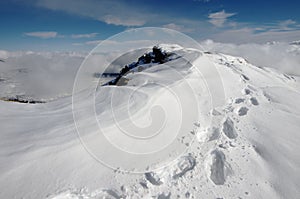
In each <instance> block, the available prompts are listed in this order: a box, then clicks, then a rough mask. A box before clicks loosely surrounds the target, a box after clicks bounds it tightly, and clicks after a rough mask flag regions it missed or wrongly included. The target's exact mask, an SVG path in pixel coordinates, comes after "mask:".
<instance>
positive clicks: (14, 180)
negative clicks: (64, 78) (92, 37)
mask: <svg viewBox="0 0 300 199" xmlns="http://www.w3.org/2000/svg"><path fill="white" fill-rule="evenodd" d="M162 47H163V49H165V50H167V51H172V52H175V53H177V54H180V55H181V57H180V58H178V59H174V60H172V61H169V62H167V63H165V64H155V65H153V66H151V67H146V69H145V70H143V71H141V72H134V73H128V74H127V75H126V79H127V80H128V81H127V83H126V85H124V86H105V87H101V88H99V89H97V92H96V100H95V109H96V116H97V119H98V121H99V122H100V124H101V130H102V132H103V134H104V135H105V138H107V139H108V140H109V141H110V142H109V143H113V144H115V145H116V146H117V147H118V148H119V149H120V151H126V150H127V151H129V152H132V153H134V152H135V151H134V150H137V151H139V152H141V153H145V154H146V153H149V152H151V153H154V154H155V156H149V157H148V156H138V157H135V156H128V157H127V156H126V157H125V156H124V154H123V153H117V152H116V150H113V149H110V148H109V146H106V144H107V142H106V141H105V140H104V139H103V138H104V137H103V134H101V133H99V127H98V126H97V125H95V124H94V120H93V119H92V118H93V117H94V115H89V114H86V113H85V110H86V109H85V107H86V106H87V104H86V102H85V98H84V97H82V98H83V99H82V101H81V102H80V104H79V106H78V107H79V109H77V110H76V111H78V112H80V113H82V114H80V115H79V117H76V121H77V122H78V123H77V126H75V125H74V120H73V114H72V104H71V97H65V98H61V99H58V100H55V101H52V102H49V103H45V104H19V103H12V102H6V101H0V124H1V133H0V139H1V143H0V151H1V156H0V162H1V164H0V165H1V166H0V176H1V178H0V185H1V187H2V188H1V191H0V198H105V197H106V198H159V199H162V198H195V199H196V198H299V196H300V190H299V187H300V156H299V155H298V151H299V150H300V146H299V143H300V133H299V132H300V125H299V122H300V108H299V107H300V106H299V105H300V104H299V102H300V83H299V81H300V79H299V78H296V77H291V76H288V75H285V74H281V73H279V72H277V71H275V70H272V69H270V68H261V67H256V66H253V65H251V64H250V63H248V62H247V61H246V60H244V59H243V58H238V57H232V56H228V55H223V54H211V53H208V52H201V51H198V50H195V49H183V48H181V47H179V46H170V45H162ZM220 86H221V88H220ZM189 89H190V90H189ZM76 95H78V96H79V97H80V96H81V95H82V93H77V94H76ZM88 95H90V96H91V97H92V96H93V95H92V94H88ZM112 96H114V97H112ZM157 107H162V108H163V110H161V109H159V108H157ZM162 111H163V112H162ZM179 116H183V117H182V118H180V117H179ZM178 117H179V119H178ZM163 119H165V122H164V123H163V124H162V123H161V121H162V120H163ZM149 121H150V123H151V122H152V123H151V128H147V124H148V123H149ZM137 126H138V127H139V128H137ZM161 126H163V130H162V131H161V134H160V135H158V136H157V137H153V139H151V140H150V139H148V140H146V141H145V142H143V141H141V140H139V142H137V143H135V142H133V141H132V139H129V138H128V137H127V136H126V134H125V133H124V132H122V131H121V130H122V129H123V130H124V129H125V130H126V132H131V133H132V134H133V135H132V136H146V137H147V136H148V135H151V134H152V133H153V132H156V131H159V130H158V128H159V127H161ZM76 127H77V130H78V128H79V129H84V133H83V134H79V135H80V139H79V138H78V134H77V131H76ZM136 129H138V131H135V130H136ZM141 129H142V131H141ZM159 132H160V131H159ZM165 145H170V149H169V151H171V152H170V153H167V154H165V151H166V149H165V148H164V146H165ZM84 146H85V147H84ZM133 146H134V147H133ZM90 149H93V150H92V153H93V154H94V155H98V157H101V158H102V160H103V161H104V162H105V163H107V164H108V165H109V166H111V167H113V168H114V169H111V168H109V167H107V166H105V165H103V164H101V163H100V162H99V161H97V160H95V158H94V157H93V155H91V151H90ZM156 149H157V151H155V150H156ZM87 150H88V151H87ZM130 150H133V151H130ZM154 151H155V152H154ZM173 152H174V153H173ZM180 152H184V153H180ZM167 155H169V156H167ZM166 157H169V159H166ZM139 158H140V159H139ZM156 158H157V159H156ZM161 158H164V159H161ZM147 161H148V162H151V163H153V162H155V163H156V164H150V163H149V165H147V163H148V162H147ZM118 165H121V166H119V167H118ZM157 165H158V166H157ZM147 166H148V167H147ZM115 167H117V168H115ZM146 167H147V168H146ZM152 168H153V169H155V170H154V171H151V169H152ZM135 169H136V170H135ZM143 170H145V172H144V173H143V172H140V171H143ZM131 172H133V173H131Z"/></svg>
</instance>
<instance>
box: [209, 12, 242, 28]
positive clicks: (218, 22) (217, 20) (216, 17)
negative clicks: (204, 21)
mask: <svg viewBox="0 0 300 199" xmlns="http://www.w3.org/2000/svg"><path fill="white" fill-rule="evenodd" d="M234 15H236V13H226V12H225V11H224V10H222V11H220V12H215V13H211V14H209V15H208V18H209V20H208V21H209V22H210V23H211V24H213V25H214V26H217V27H222V26H223V25H224V24H225V22H226V21H227V19H228V18H229V17H232V16H234Z"/></svg>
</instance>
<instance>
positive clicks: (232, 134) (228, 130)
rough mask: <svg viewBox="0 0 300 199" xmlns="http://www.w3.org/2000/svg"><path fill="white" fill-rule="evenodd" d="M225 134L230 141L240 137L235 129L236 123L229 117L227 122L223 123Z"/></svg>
mask: <svg viewBox="0 0 300 199" xmlns="http://www.w3.org/2000/svg"><path fill="white" fill-rule="evenodd" d="M223 133H224V134H225V135H226V136H227V137H228V138H229V139H235V138H236V137H237V136H238V134H237V132H236V130H235V128H234V123H233V121H232V120H231V119H230V118H229V117H228V118H226V120H225V122H224V123H223Z"/></svg>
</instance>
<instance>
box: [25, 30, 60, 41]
mask: <svg viewBox="0 0 300 199" xmlns="http://www.w3.org/2000/svg"><path fill="white" fill-rule="evenodd" d="M24 35H26V36H30V37H38V38H42V39H49V38H55V37H57V36H58V34H57V32H54V31H39V32H26V33H24Z"/></svg>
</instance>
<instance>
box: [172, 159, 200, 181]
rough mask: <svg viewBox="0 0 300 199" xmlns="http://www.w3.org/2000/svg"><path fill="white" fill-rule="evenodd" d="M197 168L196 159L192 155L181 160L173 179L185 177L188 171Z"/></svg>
mask: <svg viewBox="0 0 300 199" xmlns="http://www.w3.org/2000/svg"><path fill="white" fill-rule="evenodd" d="M195 166H196V159H195V158H194V157H192V156H191V155H188V156H184V157H182V158H180V160H179V162H178V164H177V169H176V170H175V172H174V175H173V179H178V178H180V177H182V176H184V175H185V174H186V173H187V172H188V171H191V170H193V169H194V167H195Z"/></svg>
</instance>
